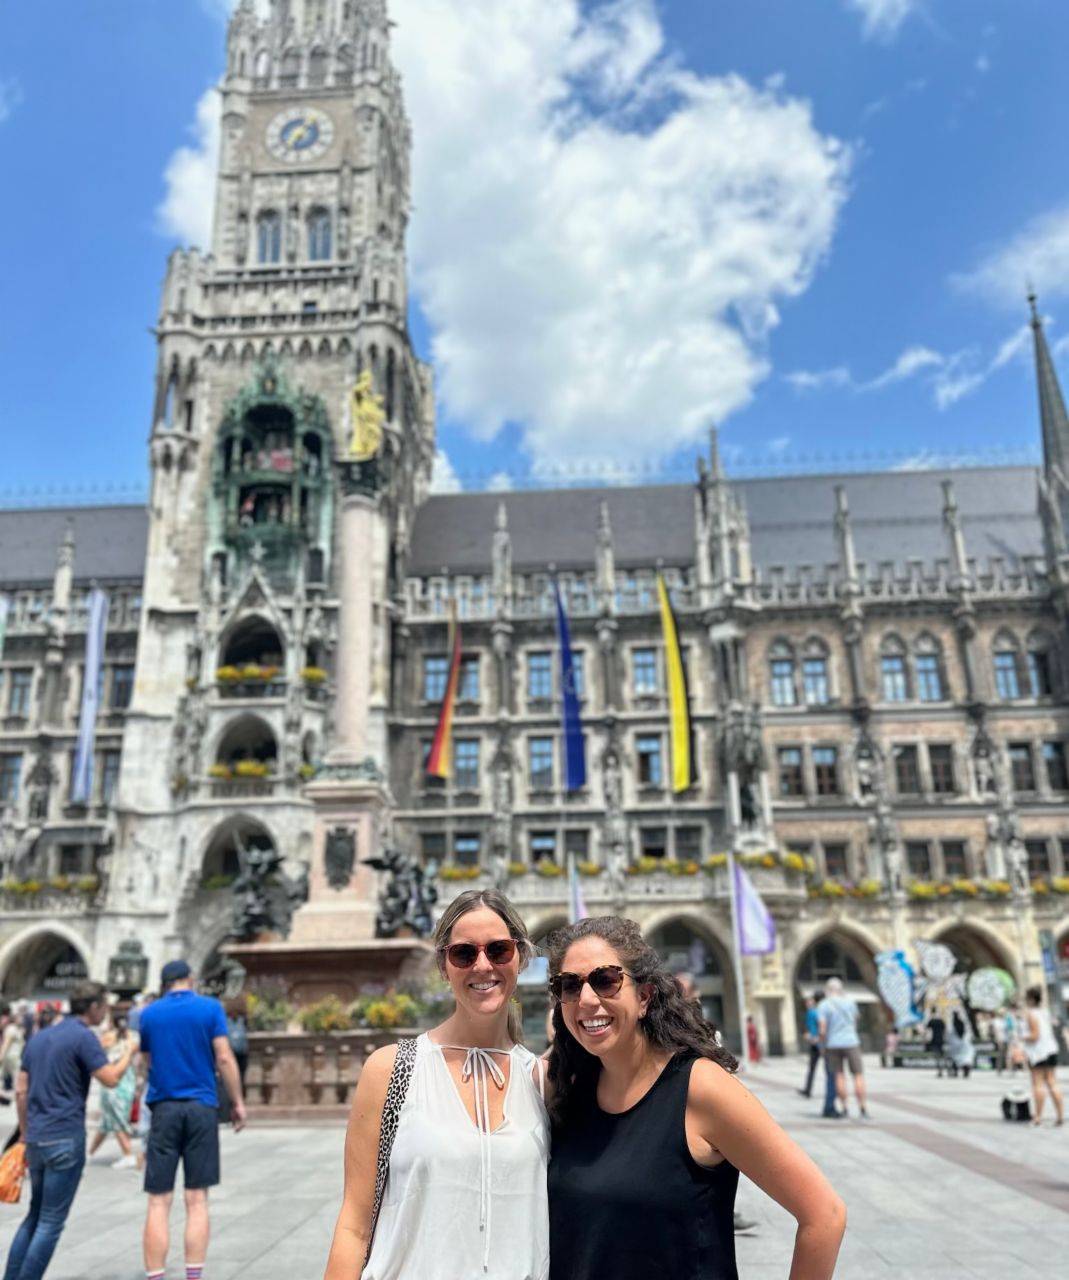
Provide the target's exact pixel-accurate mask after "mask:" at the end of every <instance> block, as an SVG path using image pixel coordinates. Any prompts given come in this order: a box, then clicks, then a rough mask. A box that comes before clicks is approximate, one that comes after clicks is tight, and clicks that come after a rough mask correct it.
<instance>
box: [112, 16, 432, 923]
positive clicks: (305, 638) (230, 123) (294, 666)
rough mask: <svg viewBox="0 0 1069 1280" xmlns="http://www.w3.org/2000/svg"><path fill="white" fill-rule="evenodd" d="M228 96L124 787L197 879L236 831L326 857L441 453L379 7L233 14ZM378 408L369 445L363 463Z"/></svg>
mask: <svg viewBox="0 0 1069 1280" xmlns="http://www.w3.org/2000/svg"><path fill="white" fill-rule="evenodd" d="M219 97H220V123H221V133H220V151H219V165H218V173H217V182H216V194H215V210H214V227H213V234H212V243H211V246H210V249H209V251H207V252H202V251H201V250H200V249H197V248H192V249H188V250H176V251H175V252H174V253H173V254H172V255H171V258H170V261H169V263H168V268H167V274H166V278H165V280H164V285H163V293H162V302H161V308H160V316H159V322H158V326H157V329H156V334H157V340H158V365H157V376H156V394H155V405H154V411H153V424H152V431H151V436H150V456H151V467H152V483H151V497H150V511H151V519H150V532H149V546H148V556H147V566H146V577H145V588H144V606H145V607H144V611H143V614H142V624H141V636H140V644H139V652H138V669H137V675H136V681H135V691H134V696H133V700H132V704H131V709H130V712H129V719H128V728H127V733H128V739H127V741H128V747H127V750H126V751H125V752H124V757H123V773H122V778H121V782H120V788H119V810H120V822H121V823H124V824H126V834H127V835H129V837H130V839H129V841H127V845H128V848H129V849H134V850H136V849H148V848H151V849H154V850H156V851H157V852H162V853H163V855H164V856H171V851H172V850H177V853H176V855H175V856H177V857H178V859H179V862H180V864H181V865H180V867H179V868H178V871H179V880H180V882H181V881H183V879H184V881H185V882H188V884H189V885H192V884H193V882H194V880H195V879H196V877H199V876H200V875H201V874H202V873H203V869H204V867H205V866H206V865H208V864H207V863H206V862H205V858H206V851H207V850H210V849H211V848H212V847H213V846H212V841H213V839H216V838H217V833H218V829H219V826H220V824H221V823H222V824H224V825H225V823H227V822H231V823H237V824H238V825H239V826H240V825H241V824H242V823H246V822H250V821H254V822H255V825H256V827H257V834H256V841H258V842H259V843H260V845H261V846H263V847H266V844H268V843H269V844H271V845H273V846H274V847H275V848H277V849H279V850H280V851H281V852H283V853H284V854H285V855H287V856H294V855H299V856H300V858H301V860H302V861H305V862H308V861H310V860H311V858H310V849H311V845H312V843H313V841H318V842H319V843H322V839H323V833H322V832H318V833H313V828H314V827H315V826H316V825H317V824H318V823H319V818H318V816H317V817H316V818H315V820H314V821H313V808H314V806H315V799H314V789H315V784H312V785H311V786H308V785H306V784H307V781H308V778H309V776H310V775H312V774H313V773H316V772H317V771H318V772H319V775H320V777H326V776H327V774H328V772H329V770H327V769H324V768H323V764H324V762H325V761H326V762H331V761H332V762H333V763H334V766H335V767H336V770H340V769H342V768H343V767H344V768H349V769H353V768H355V767H356V766H357V765H358V764H359V765H360V766H361V767H362V768H364V771H365V773H366V774H367V775H368V776H375V777H380V778H381V777H382V775H384V774H385V766H386V748H387V711H388V705H389V680H390V668H391V646H392V631H391V629H392V618H393V616H394V614H395V604H396V602H397V601H398V600H399V599H400V596H401V586H402V583H403V581H404V572H405V563H406V558H407V550H408V534H409V530H410V529H411V526H412V516H413V512H414V510H415V508H416V507H417V505H418V504H419V503H420V502H421V501H422V499H423V497H424V495H425V494H426V491H427V487H428V485H429V481H430V473H431V466H432V462H433V456H434V408H433V388H432V382H431V375H430V371H429V369H428V367H427V366H425V365H424V364H423V363H421V362H420V361H419V360H418V359H417V357H416V356H415V354H414V352H413V350H412V346H411V343H410V340H409V335H408V327H407V303H408V299H407V280H406V261H405V236H406V228H407V222H408V213H409V154H410V147H411V136H410V129H409V123H408V120H407V118H406V116H405V112H404V105H403V101H402V93H401V81H400V77H399V76H398V74H397V71H396V70H395V68H394V66H393V64H392V62H391V60H390V49H389V23H388V20H387V15H386V5H385V3H384V0H240V3H239V4H238V6H237V9H236V11H235V13H234V15H233V17H232V18H231V21H230V27H229V32H228V38H227V64H226V72H225V75H224V78H223V81H222V83H221V85H220V88H219ZM358 386H359V388H360V390H359V391H355V392H354V388H356V387H358ZM369 415H370V419H371V420H373V425H374V427H375V430H374V431H373V433H372V437H373V439H374V440H375V441H376V452H375V456H374V457H370V458H368V457H366V456H363V457H361V458H360V459H358V460H354V455H353V449H352V441H353V438H354V429H355V428H356V427H358V426H359V423H358V421H357V419H360V420H361V421H364V422H365V423H366V422H367V421H368V420H369ZM365 434H366V433H365ZM239 765H240V766H241V768H242V770H243V772H241V773H240V777H241V778H242V779H243V781H242V784H241V785H240V786H239V785H238V783H237V777H238V776H239V775H238V774H236V773H235V770H237V768H238V766H239ZM253 774H255V775H256V776H257V780H258V782H259V783H261V784H262V785H260V786H258V787H255V788H254V787H250V786H248V785H246V781H247V780H248V779H249V778H250V777H251V776H252V775H253ZM317 782H318V779H317ZM231 800H232V801H233V804H232V805H231V806H229V808H228V804H227V803H223V802H229V801H231ZM376 805H377V806H378V809H379V810H381V811H382V812H380V814H379V818H380V819H382V813H384V812H385V809H386V806H387V797H386V795H385V790H384V789H383V791H382V795H381V796H380V797H379V800H378V801H376ZM373 807H374V806H373ZM382 821H384V819H382ZM380 825H381V823H380ZM122 838H123V832H120V841H122ZM218 838H221V837H218ZM363 839H364V843H365V844H366V843H367V842H368V841H369V840H370V839H371V836H370V834H369V832H367V831H365V832H364V833H363ZM243 840H244V845H245V846H246V847H247V846H248V845H249V844H250V841H252V836H251V835H248V833H246V836H245V837H243ZM256 841H253V843H255V842H256ZM224 843H227V847H229V845H231V844H234V843H235V842H234V841H233V840H230V839H229V836H228V837H227V842H224ZM302 851H303V852H302ZM224 852H225V851H224ZM360 852H361V853H365V852H366V849H361V851H360ZM124 856H129V857H134V856H137V855H136V854H135V853H130V852H127V853H126V854H124ZM209 861H210V859H209ZM224 861H225V858H224ZM212 865H213V866H214V864H212ZM228 865H229V864H228ZM192 892H193V890H192V889H190V890H189V893H187V895H186V896H187V897H189V895H190V894H192ZM177 933H178V934H179V935H180V936H181V935H182V933H183V929H182V925H181V921H179V924H178V926H177Z"/></svg>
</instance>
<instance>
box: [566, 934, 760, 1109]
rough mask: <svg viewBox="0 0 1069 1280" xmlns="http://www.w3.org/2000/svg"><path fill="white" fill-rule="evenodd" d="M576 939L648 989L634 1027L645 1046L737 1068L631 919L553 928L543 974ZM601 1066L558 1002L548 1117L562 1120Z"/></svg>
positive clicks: (734, 1060) (713, 1028) (586, 1093)
mask: <svg viewBox="0 0 1069 1280" xmlns="http://www.w3.org/2000/svg"><path fill="white" fill-rule="evenodd" d="M580 938H602V939H604V941H605V942H607V943H608V944H609V946H610V947H612V949H613V950H614V951H615V952H616V954H617V956H618V957H619V959H620V963H621V964H622V965H623V967H624V968H625V969H626V970H627V972H628V973H629V974H630V975H631V976H632V977H633V978H634V980H635V983H636V984H637V985H640V986H647V987H652V988H653V994H652V995H651V996H650V1002H649V1004H648V1005H647V1007H646V1016H645V1017H644V1018H643V1019H642V1021H641V1022H640V1023H639V1027H640V1028H641V1030H642V1032H643V1034H644V1035H645V1037H646V1039H647V1040H648V1041H649V1042H650V1044H652V1045H655V1046H656V1047H657V1048H659V1049H667V1050H669V1051H670V1052H671V1053H695V1054H697V1055H698V1056H699V1057H701V1058H709V1059H710V1060H711V1061H713V1062H715V1063H717V1064H718V1065H719V1066H721V1067H723V1068H724V1070H725V1071H731V1072H734V1071H736V1070H737V1069H738V1065H739V1064H738V1061H737V1059H735V1058H734V1057H733V1056H732V1055H731V1054H730V1053H728V1051H727V1050H726V1049H725V1048H724V1047H723V1045H721V1044H720V1042H719V1040H718V1038H717V1033H716V1028H715V1027H714V1026H713V1025H712V1024H711V1023H709V1022H707V1021H706V1020H705V1018H703V1017H702V1012H701V1007H700V1005H699V1004H698V1003H697V1001H695V1000H688V999H687V997H686V996H684V994H683V992H682V991H681V990H680V988H679V984H678V982H676V979H675V976H674V975H673V974H672V973H671V972H670V971H669V970H668V969H667V968H666V967H665V965H664V963H663V961H662V960H661V958H660V956H658V954H657V952H656V951H654V949H653V948H652V947H651V946H650V944H649V943H648V942H647V941H646V939H645V938H644V937H643V936H642V931H641V929H639V927H638V925H637V924H636V923H635V922H634V920H625V919H624V918H623V917H622V916H595V917H593V918H592V919H588V920H580V921H579V922H578V923H577V924H571V925H568V926H567V927H566V928H564V929H558V930H557V932H556V933H554V934H552V935H551V936H550V937H549V939H548V940H547V948H548V950H549V972H550V975H551V976H552V977H556V976H557V974H558V973H560V971H561V966H562V965H563V964H564V956H565V954H566V953H567V950H568V948H569V947H570V946H571V945H572V943H573V942H578V941H579V940H580ZM600 1070H601V1064H600V1062H599V1061H598V1059H597V1058H596V1057H595V1056H594V1055H593V1054H592V1053H587V1051H586V1050H585V1049H584V1048H583V1047H582V1046H581V1045H580V1044H579V1042H578V1041H577V1040H576V1039H575V1037H574V1036H573V1035H572V1034H571V1032H570V1031H569V1030H568V1028H567V1026H566V1025H565V1022H564V1015H563V1012H562V1010H561V1007H560V1005H559V1004H556V1003H555V1004H554V1007H553V1045H552V1048H551V1051H550V1056H549V1079H550V1081H551V1082H552V1084H553V1087H554V1089H553V1103H552V1106H551V1112H552V1115H553V1119H554V1120H556V1121H558V1122H560V1121H562V1120H565V1119H566V1118H567V1116H568V1112H569V1110H570V1108H571V1107H572V1106H573V1105H574V1104H575V1102H576V1099H577V1098H580V1097H583V1096H585V1095H588V1094H589V1091H590V1090H592V1089H593V1088H594V1087H595V1084H596V1081H597V1078H598V1073H599V1072H600Z"/></svg>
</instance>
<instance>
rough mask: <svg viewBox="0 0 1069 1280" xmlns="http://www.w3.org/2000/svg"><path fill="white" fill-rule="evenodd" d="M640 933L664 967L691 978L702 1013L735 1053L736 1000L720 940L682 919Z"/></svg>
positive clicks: (727, 957)
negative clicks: (698, 997) (696, 989)
mask: <svg viewBox="0 0 1069 1280" xmlns="http://www.w3.org/2000/svg"><path fill="white" fill-rule="evenodd" d="M644 932H645V935H646V938H647V939H648V941H649V944H650V946H651V947H653V949H654V951H656V952H657V954H658V955H659V956H660V957H661V960H662V961H663V962H664V964H665V966H666V967H667V968H669V969H671V970H672V972H673V973H683V972H686V973H690V974H692V975H693V977H694V981H695V984H696V986H697V988H698V993H699V995H700V996H701V1004H702V1012H703V1013H704V1014H705V1016H706V1018H707V1019H708V1020H709V1021H710V1022H711V1023H712V1024H713V1025H714V1026H715V1027H717V1028H718V1029H720V1031H721V1033H722V1034H723V1037H724V1039H725V1041H726V1042H727V1043H728V1045H729V1046H730V1047H731V1048H732V1049H733V1051H736V1052H737V1051H738V1049H739V1048H740V1047H741V1046H740V1045H739V1043H738V1041H739V1025H738V1023H739V1012H738V1008H739V1006H738V999H737V997H736V993H735V981H734V976H733V974H732V969H731V959H730V956H729V954H728V952H727V950H726V948H725V947H724V946H723V945H722V944H721V942H720V940H719V939H718V938H716V937H714V936H713V934H712V933H711V932H710V931H709V930H708V929H703V928H702V927H701V926H700V925H699V924H697V923H696V922H695V921H692V920H690V919H688V918H687V917H685V916H672V917H669V918H668V919H665V920H662V921H661V922H660V923H658V924H655V925H654V926H653V927H652V928H649V929H646V930H644Z"/></svg>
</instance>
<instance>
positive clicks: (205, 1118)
mask: <svg viewBox="0 0 1069 1280" xmlns="http://www.w3.org/2000/svg"><path fill="white" fill-rule="evenodd" d="M160 989H161V991H162V992H163V994H162V995H161V996H160V998H159V1000H156V1001H155V1002H154V1003H153V1004H151V1005H150V1006H149V1007H148V1008H147V1009H143V1010H142V1011H141V1019H140V1027H141V1052H142V1054H143V1055H144V1059H145V1071H146V1074H147V1076H148V1093H147V1095H146V1101H147V1103H148V1105H149V1106H150V1107H151V1108H152V1124H151V1127H150V1129H149V1137H148V1150H147V1152H146V1155H145V1191H146V1192H147V1194H148V1212H147V1214H146V1217H145V1233H144V1239H143V1244H144V1254H145V1274H146V1276H147V1277H148V1280H163V1277H164V1271H165V1268H166V1265H167V1250H168V1247H169V1245H170V1232H171V1205H172V1202H173V1200H174V1184H175V1177H176V1175H177V1173H178V1163H179V1161H181V1162H182V1171H183V1177H184V1182H185V1186H184V1192H185V1204H186V1230H185V1262H186V1280H201V1277H202V1275H203V1273H204V1260H205V1257H206V1255H207V1252H208V1236H209V1232H210V1222H209V1217H208V1189H209V1187H214V1186H217V1185H218V1183H219V1123H218V1120H219V1095H218V1090H217V1088H216V1083H215V1073H216V1070H217V1069H218V1072H219V1075H220V1076H221V1077H222V1081H223V1084H224V1086H225V1088H226V1091H227V1093H228V1094H229V1095H230V1105H231V1115H232V1118H233V1125H234V1130H235V1132H237V1131H240V1130H241V1129H243V1128H244V1126H245V1100H244V1098H243V1097H242V1093H241V1080H240V1078H239V1076H238V1064H237V1063H236V1062H235V1060H234V1054H233V1051H232V1050H231V1048H230V1041H229V1039H228V1038H227V1026H226V1013H225V1012H224V1010H223V1006H222V1005H221V1004H220V1003H219V1001H218V1000H214V999H212V998H210V997H208V996H202V995H198V994H197V993H196V992H195V991H194V990H193V971H192V970H191V969H190V967H189V965H188V964H187V963H186V962H185V961H184V960H169V961H168V962H167V963H166V964H165V965H164V966H163V969H162V971H161V973H160Z"/></svg>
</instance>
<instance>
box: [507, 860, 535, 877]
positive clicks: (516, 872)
mask: <svg viewBox="0 0 1069 1280" xmlns="http://www.w3.org/2000/svg"><path fill="white" fill-rule="evenodd" d="M530 869H531V868H530V867H529V866H528V865H527V863H526V862H510V863H509V875H510V876H525V875H526V874H527V873H528V871H530Z"/></svg>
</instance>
